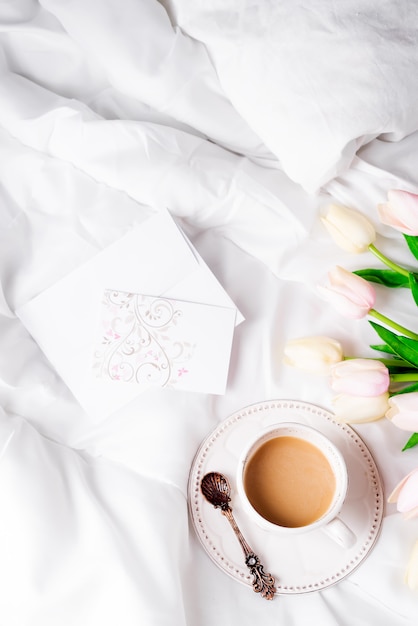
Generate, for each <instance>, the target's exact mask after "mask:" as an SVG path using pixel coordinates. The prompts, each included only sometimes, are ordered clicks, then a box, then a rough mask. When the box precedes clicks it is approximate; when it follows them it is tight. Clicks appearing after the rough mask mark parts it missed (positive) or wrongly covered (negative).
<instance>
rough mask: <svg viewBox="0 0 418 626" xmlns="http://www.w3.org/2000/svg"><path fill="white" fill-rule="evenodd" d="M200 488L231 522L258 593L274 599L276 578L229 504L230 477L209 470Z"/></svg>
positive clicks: (254, 587)
mask: <svg viewBox="0 0 418 626" xmlns="http://www.w3.org/2000/svg"><path fill="white" fill-rule="evenodd" d="M200 488H201V490H202V493H203V495H204V496H205V498H206V500H208V502H210V503H211V504H213V506H214V507H215V508H216V509H217V508H220V509H221V513H222V514H223V515H225V517H226V519H227V520H228V522H229V523H230V524H231V526H232V528H233V530H234V532H235V535H236V536H237V538H238V541H239V542H240V544H241V547H242V549H243V551H244V555H245V564H246V565H247V567H248V568H249V569H250V571H251V574H252V575H253V589H254V591H255V592H257V593H261V595H262V596H263V598H266V600H272V599H273V597H274V594H275V592H276V587H275V580H274V577H273V576H272V575H271V574H266V573H265V572H264V568H263V566H262V565H261V563H260V559H259V558H258V556H257V555H256V554H255V553H254V551H253V550H252V549H251V548H250V546H249V545H248V543H247V542H246V541H245V539H244V537H243V535H242V533H241V531H240V529H239V528H238V525H237V523H236V521H235V518H234V516H233V514H232V509H231V507H230V506H229V503H230V501H231V487H230V485H229V482H228V479H227V478H226V476H224V475H223V474H219V472H209V474H205V476H203V478H202V482H201V483H200Z"/></svg>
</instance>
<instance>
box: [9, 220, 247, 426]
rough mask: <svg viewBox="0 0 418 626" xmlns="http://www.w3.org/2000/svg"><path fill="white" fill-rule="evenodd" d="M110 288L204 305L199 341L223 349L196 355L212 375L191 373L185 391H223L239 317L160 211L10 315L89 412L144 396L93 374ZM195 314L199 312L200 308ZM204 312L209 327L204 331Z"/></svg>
mask: <svg viewBox="0 0 418 626" xmlns="http://www.w3.org/2000/svg"><path fill="white" fill-rule="evenodd" d="M109 289H110V290H115V291H118V292H128V293H133V294H147V295H151V296H164V297H166V298H171V299H175V300H182V301H186V302H189V303H198V304H200V305H207V309H206V310H205V315H204V316H203V318H204V319H205V320H206V321H205V322H204V324H203V325H202V326H201V333H202V337H203V335H207V334H208V333H209V334H210V335H211V336H213V338H214V339H215V337H216V338H217V341H218V346H219V348H222V349H220V350H218V352H217V351H216V342H215V341H214V344H213V350H212V352H206V353H202V359H205V361H204V363H201V366H202V367H204V369H206V371H207V370H208V369H210V371H211V376H210V377H206V378H202V377H201V376H197V378H196V380H197V381H198V382H197V383H195V387H194V388H193V389H192V390H194V391H199V392H206V393H216V394H222V393H224V391H225V387H226V382H227V375H228V367H229V359H230V350H231V345H232V337H233V331H234V326H235V325H236V324H238V323H240V322H241V321H242V320H243V317H242V315H241V314H240V313H239V311H238V310H237V309H236V307H235V305H234V303H233V302H232V300H231V298H230V297H229V296H228V294H227V293H226V292H225V290H224V289H223V287H222V286H221V285H220V284H219V282H218V281H217V279H216V278H215V276H214V275H213V274H212V272H211V271H210V269H209V268H208V266H207V265H206V264H205V263H204V261H203V259H202V258H201V257H200V256H199V254H198V253H197V251H196V250H195V249H194V248H193V246H192V245H191V243H190V241H189V240H188V239H187V237H186V236H185V235H184V233H183V232H182V231H181V230H180V229H179V227H178V226H177V225H176V223H175V222H174V220H173V219H172V217H171V216H170V214H169V213H168V212H167V211H162V212H161V213H158V214H156V215H154V216H152V217H150V218H148V219H147V220H146V221H145V222H142V223H141V224H139V225H138V226H136V227H134V228H133V229H132V230H131V231H130V232H129V233H128V234H126V235H125V236H123V237H122V238H121V239H119V240H118V241H117V242H115V243H113V244H112V245H110V246H109V247H107V248H106V249H104V250H103V251H101V252H99V253H98V254H97V255H96V256H95V257H93V258H92V259H90V260H89V261H87V262H86V263H84V264H83V265H82V266H80V267H78V268H77V269H75V270H74V271H72V272H71V273H70V274H69V275H67V276H65V277H64V278H63V279H61V280H60V281H58V282H57V283H55V284H54V285H53V286H52V287H50V288H48V289H46V290H45V291H43V292H42V293H41V294H39V295H38V296H36V297H35V298H34V299H32V300H31V301H29V302H28V303H26V304H25V305H23V306H22V307H20V308H19V309H18V310H17V311H16V314H17V315H18V317H19V318H20V319H21V321H22V322H23V324H24V325H25V326H26V328H27V329H28V331H29V332H30V334H31V335H32V336H33V338H34V339H35V341H36V342H37V343H38V345H39V346H40V348H41V349H42V350H43V352H44V353H45V355H46V356H47V358H48V359H49V361H50V362H51V364H52V365H53V366H54V368H55V369H56V371H57V372H58V374H59V375H60V376H61V378H62V379H63V380H64V382H65V383H66V384H67V385H68V387H69V388H70V389H71V391H72V392H73V394H74V396H75V397H76V398H77V400H78V401H79V403H80V404H81V405H82V407H83V408H84V409H85V410H86V411H87V412H88V413H89V414H91V415H92V416H95V417H104V416H107V415H109V414H110V413H113V412H114V411H116V410H117V409H119V408H120V407H122V406H124V405H126V404H127V403H129V402H130V401H131V400H133V399H134V398H135V397H136V396H137V395H138V394H139V393H141V391H143V386H141V385H135V384H127V383H124V382H119V381H117V382H115V381H112V380H108V379H106V378H102V379H101V378H97V376H96V375H95V374H94V372H93V353H94V350H95V342H97V329H98V327H99V325H100V307H101V305H102V300H103V294H104V293H105V292H106V290H109ZM189 309H190V307H189ZM222 309H223V311H222ZM194 310H195V311H196V313H193V315H194V314H196V315H199V311H202V310H203V309H202V307H195V308H194V309H192V311H194ZM211 311H213V312H214V313H216V315H212V318H213V319H214V320H215V324H216V327H211V328H207V327H205V325H207V324H208V320H210V319H211V316H210V314H211ZM188 315H189V316H190V315H191V313H190V312H189V313H188ZM203 318H202V319H203ZM193 325H194V326H196V325H198V320H194V322H193ZM202 343H203V342H202ZM206 343H207V344H208V345H209V344H210V342H206Z"/></svg>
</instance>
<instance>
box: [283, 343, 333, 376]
mask: <svg viewBox="0 0 418 626" xmlns="http://www.w3.org/2000/svg"><path fill="white" fill-rule="evenodd" d="M342 358H343V351H342V346H341V344H340V343H339V341H337V340H336V339H332V338H331V337H324V336H314V337H301V338H297V339H291V340H290V341H288V342H287V344H286V346H285V348H284V357H283V362H284V363H285V364H286V365H290V366H291V367H297V368H299V369H301V370H304V371H307V372H312V373H315V374H328V373H329V369H330V367H331V365H334V364H335V363H338V362H339V361H341V359H342Z"/></svg>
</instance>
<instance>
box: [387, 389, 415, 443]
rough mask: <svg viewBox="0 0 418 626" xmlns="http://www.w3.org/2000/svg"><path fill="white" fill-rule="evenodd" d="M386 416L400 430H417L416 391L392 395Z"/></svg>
mask: <svg viewBox="0 0 418 626" xmlns="http://www.w3.org/2000/svg"><path fill="white" fill-rule="evenodd" d="M386 417H387V418H388V419H390V421H391V422H392V424H394V425H395V426H397V427H398V428H401V429H402V430H408V431H409V432H412V433H415V432H418V391H414V392H410V393H401V394H398V395H396V396H392V397H391V398H390V400H389V410H388V411H387V412H386Z"/></svg>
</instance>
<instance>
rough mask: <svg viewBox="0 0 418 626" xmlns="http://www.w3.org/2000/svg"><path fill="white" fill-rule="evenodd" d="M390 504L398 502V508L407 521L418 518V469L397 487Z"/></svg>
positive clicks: (390, 498)
mask: <svg viewBox="0 0 418 626" xmlns="http://www.w3.org/2000/svg"><path fill="white" fill-rule="evenodd" d="M388 502H396V508H397V509H398V511H399V512H400V513H403V515H404V517H405V518H406V519H410V518H412V517H416V516H418V467H417V468H415V469H414V470H412V472H410V473H409V474H408V475H407V476H405V478H403V479H402V480H401V481H400V482H399V483H398V484H397V485H396V487H395V489H394V490H393V491H392V493H391V494H390V496H389V498H388Z"/></svg>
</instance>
